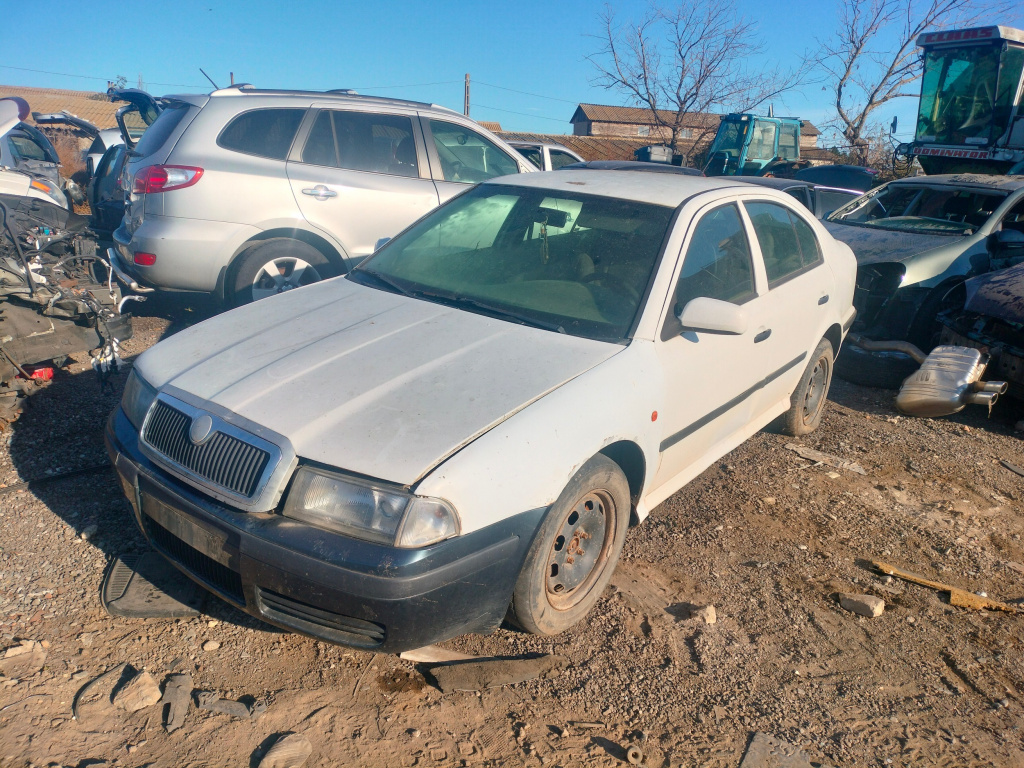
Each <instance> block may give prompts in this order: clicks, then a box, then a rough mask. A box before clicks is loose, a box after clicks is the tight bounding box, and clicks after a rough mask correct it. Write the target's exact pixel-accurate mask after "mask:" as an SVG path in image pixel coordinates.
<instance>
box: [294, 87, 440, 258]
mask: <svg viewBox="0 0 1024 768" xmlns="http://www.w3.org/2000/svg"><path fill="white" fill-rule="evenodd" d="M321 106H322V105H321ZM316 108H317V105H314V109H316ZM418 125H419V121H418V120H417V119H416V115H415V112H408V113H400V112H397V113H396V112H371V111H366V110H344V109H327V108H321V109H319V111H318V112H317V114H316V115H315V116H314V118H313V122H312V126H311V127H310V130H309V132H308V134H307V135H306V137H305V143H304V144H303V146H302V147H300V148H298V150H297V152H294V153H293V154H292V156H291V159H290V160H289V162H288V180H289V183H290V184H291V187H292V192H293V193H294V195H295V200H296V202H297V203H298V206H299V210H300V211H301V212H302V215H303V216H304V217H305V219H306V221H308V222H309V223H310V224H312V225H313V226H314V227H317V228H318V229H321V230H323V231H325V232H327V233H329V234H330V235H332V236H333V237H334V239H335V240H337V241H338V242H340V243H341V244H342V246H343V247H344V248H345V250H346V251H347V253H348V256H349V257H350V258H351V259H354V260H358V259H361V258H363V257H365V256H368V255H369V254H371V253H373V250H374V246H375V244H376V243H377V241H378V240H380V239H381V238H385V237H393V236H394V235H396V234H397V233H398V232H400V231H402V230H403V229H405V228H406V227H407V226H409V225H410V224H412V223H413V222H414V221H416V220H417V219H418V218H420V217H421V216H423V215H424V214H426V213H428V212H429V211H431V210H433V209H434V208H436V207H437V203H438V197H437V190H436V188H435V187H434V182H433V181H432V180H431V178H430V173H429V171H428V166H427V162H426V153H425V151H424V147H423V139H422V137H421V136H420V133H419V130H418V127H417V126H418Z"/></svg>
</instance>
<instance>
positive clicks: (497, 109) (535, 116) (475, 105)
mask: <svg viewBox="0 0 1024 768" xmlns="http://www.w3.org/2000/svg"><path fill="white" fill-rule="evenodd" d="M470 106H472V107H480V108H481V109H493V110H494V111H495V112H508V113H509V114H510V115H522V116H523V117H533V118H536V119H537V120H551V121H553V122H556V123H564V122H565V120H564V119H563V118H560V117H545V116H544V115H531V114H530V113H529V112H513V111H512V110H511V109H501V108H500V107H489V106H487V105H486V104H477V103H476V102H474V103H473V104H471V105H470Z"/></svg>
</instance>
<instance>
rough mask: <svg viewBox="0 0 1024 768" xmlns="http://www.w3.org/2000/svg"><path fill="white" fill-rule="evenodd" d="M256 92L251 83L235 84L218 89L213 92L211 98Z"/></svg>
mask: <svg viewBox="0 0 1024 768" xmlns="http://www.w3.org/2000/svg"><path fill="white" fill-rule="evenodd" d="M254 90H256V89H255V88H253V86H252V84H251V83H235V84H234V85H229V86H228V87H227V88H218V89H217V90H215V91H211V92H210V95H211V96H228V95H237V94H240V93H241V92H242V91H254Z"/></svg>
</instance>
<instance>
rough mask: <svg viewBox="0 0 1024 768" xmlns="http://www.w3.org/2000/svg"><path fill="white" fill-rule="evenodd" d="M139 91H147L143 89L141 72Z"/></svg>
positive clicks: (140, 74)
mask: <svg viewBox="0 0 1024 768" xmlns="http://www.w3.org/2000/svg"><path fill="white" fill-rule="evenodd" d="M139 90H140V91H142V90H145V89H144V88H143V87H142V73H141V72H139Z"/></svg>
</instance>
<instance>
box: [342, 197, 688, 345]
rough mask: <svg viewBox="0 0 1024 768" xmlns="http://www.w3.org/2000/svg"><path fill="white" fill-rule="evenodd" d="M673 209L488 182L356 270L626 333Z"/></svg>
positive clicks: (477, 307) (505, 314) (457, 298)
mask: <svg viewBox="0 0 1024 768" xmlns="http://www.w3.org/2000/svg"><path fill="white" fill-rule="evenodd" d="M673 212H674V209H672V208H668V207H664V206H659V205H650V204H645V203H637V202H633V201H630V200H621V199H617V198H608V197H596V196H591V195H581V194H576V193H569V192H563V191H561V190H559V191H555V190H543V189H530V188H523V187H516V186H505V185H498V184H484V185H481V186H478V187H476V188H474V189H472V190H470V191H469V192H467V193H466V194H464V195H461V196H460V197H458V198H456V199H454V200H452V201H451V202H450V203H448V204H446V205H444V206H442V207H441V208H439V209H437V210H436V211H434V212H433V213H431V214H429V215H428V216H426V217H425V218H423V219H421V220H420V221H419V222H418V223H417V224H415V225H414V226H413V227H412V228H410V229H409V230H407V231H406V232H405V233H404V234H402V235H401V236H399V237H397V238H396V239H394V240H392V241H391V242H389V243H388V244H387V245H386V246H385V247H383V248H382V249H381V250H380V251H378V252H377V253H376V254H374V255H373V256H372V257H370V258H369V259H367V260H366V261H364V262H363V263H362V264H360V265H359V267H357V268H356V269H355V270H354V271H353V272H352V274H351V278H352V279H353V280H356V281H358V282H361V283H364V284H366V285H373V286H375V287H384V288H385V289H388V287H390V288H393V289H397V290H400V291H402V292H404V293H407V294H409V295H412V296H416V297H418V298H422V299H425V300H428V301H436V302H438V303H442V304H450V305H452V306H458V307H460V308H462V309H466V310H468V311H472V312H478V313H480V314H490V315H493V316H496V317H501V318H503V319H508V320H511V321H513V322H522V323H524V324H527V325H538V326H541V327H546V328H550V329H552V330H561V331H563V332H565V333H568V334H572V335H576V336H584V337H587V338H593V339H603V340H616V341H618V340H623V339H625V338H626V337H627V335H628V333H629V329H630V327H631V325H632V323H633V319H634V318H635V317H636V315H637V312H638V311H639V309H640V305H641V299H642V297H643V296H644V295H645V292H646V289H647V285H648V283H649V282H650V280H651V276H652V273H653V271H654V268H655V265H656V264H657V261H658V255H659V253H660V252H661V245H662V242H663V241H664V239H665V236H666V234H667V232H668V229H669V226H670V224H671V221H672V215H673Z"/></svg>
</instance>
